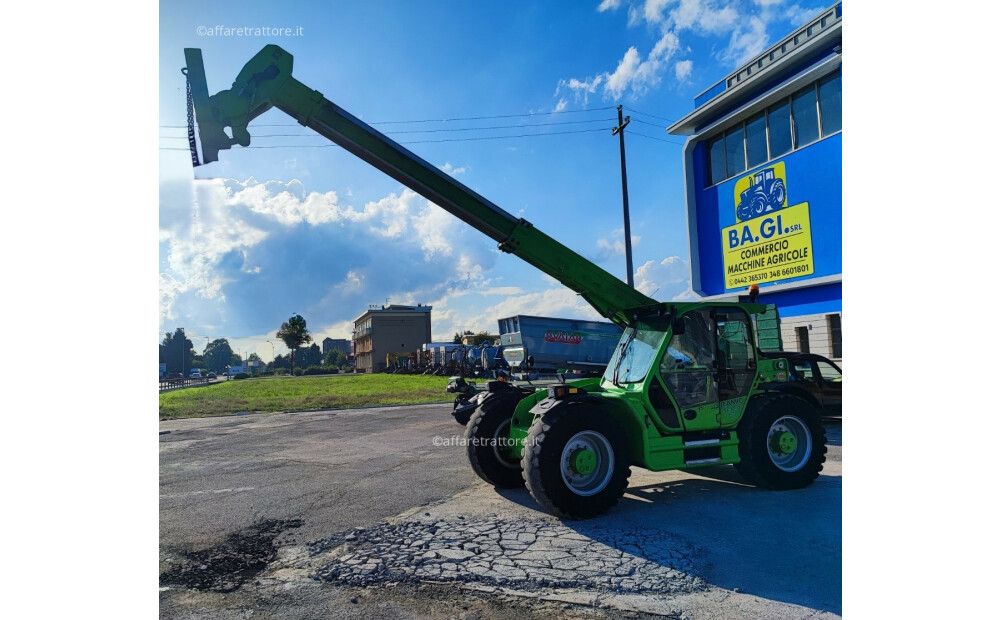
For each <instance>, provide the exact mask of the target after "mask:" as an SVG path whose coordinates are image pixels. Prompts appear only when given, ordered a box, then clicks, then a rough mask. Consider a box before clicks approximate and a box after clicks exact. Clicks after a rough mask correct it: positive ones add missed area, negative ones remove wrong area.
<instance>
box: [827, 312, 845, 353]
mask: <svg viewBox="0 0 1000 620" xmlns="http://www.w3.org/2000/svg"><path fill="white" fill-rule="evenodd" d="M826 324H827V327H829V330H830V349H832V350H833V357H835V358H837V359H842V358H843V357H844V354H843V351H842V347H841V343H840V315H839V314H828V315H826Z"/></svg>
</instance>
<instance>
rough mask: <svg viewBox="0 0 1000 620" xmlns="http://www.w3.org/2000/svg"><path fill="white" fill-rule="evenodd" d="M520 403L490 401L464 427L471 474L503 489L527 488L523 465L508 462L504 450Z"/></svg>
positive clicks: (513, 401) (514, 400)
mask: <svg viewBox="0 0 1000 620" xmlns="http://www.w3.org/2000/svg"><path fill="white" fill-rule="evenodd" d="M519 400H520V399H519V398H516V397H508V398H497V397H495V396H493V397H491V398H487V399H486V401H485V402H484V403H483V404H482V405H480V406H478V407H476V410H475V412H474V413H473V414H472V417H471V418H470V419H469V422H468V424H467V425H466V427H465V450H466V454H467V455H468V457H469V464H470V465H472V471H474V472H476V474H477V475H478V476H479V477H480V478H482V479H483V480H485V481H486V482H489V483H490V484H492V485H493V486H495V487H497V488H500V489H516V488H518V487H521V486H524V480H523V479H522V478H521V462H520V461H512V460H508V459H507V458H505V457H504V454H503V451H502V442H503V441H506V440H507V439H508V438H509V437H510V432H509V431H510V421H511V418H513V417H514V409H515V408H516V407H517V403H518V401H519Z"/></svg>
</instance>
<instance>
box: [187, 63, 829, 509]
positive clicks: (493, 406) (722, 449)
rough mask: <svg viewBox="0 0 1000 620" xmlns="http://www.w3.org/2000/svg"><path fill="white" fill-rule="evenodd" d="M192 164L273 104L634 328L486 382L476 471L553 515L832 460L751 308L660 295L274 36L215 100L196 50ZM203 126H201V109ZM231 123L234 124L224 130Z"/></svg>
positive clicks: (791, 472)
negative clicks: (549, 364)
mask: <svg viewBox="0 0 1000 620" xmlns="http://www.w3.org/2000/svg"><path fill="white" fill-rule="evenodd" d="M184 52H185V60H186V64H187V66H186V68H185V69H184V73H185V75H186V76H187V79H188V85H189V91H188V92H189V93H190V95H189V97H188V112H189V114H188V119H189V131H188V137H189V141H190V145H191V155H192V163H193V164H194V165H201V163H202V162H199V161H198V152H197V143H196V141H195V132H196V127H197V136H198V138H199V139H200V143H201V153H202V159H203V163H210V162H213V161H216V160H218V156H219V151H220V150H224V149H229V148H231V147H232V146H233V145H237V144H238V145H241V146H248V145H249V144H250V133H249V131H248V130H247V125H248V124H249V123H250V122H251V121H252V120H253V119H254V118H256V117H257V116H259V115H260V114H263V113H264V112H265V111H267V110H269V109H270V108H272V107H276V108H278V109H279V110H282V111H283V112H285V113H287V114H288V115H289V116H291V117H292V118H294V119H295V120H297V121H298V122H299V123H300V124H301V125H303V126H305V127H309V128H311V129H313V130H314V131H316V132H317V133H319V134H321V135H323V136H325V137H326V138H328V139H329V140H331V141H333V142H334V143H336V144H338V145H340V146H342V147H343V148H345V149H346V150H348V151H349V152H351V153H352V154H354V155H356V156H357V157H359V158H361V159H363V160H364V161H366V162H368V163H370V164H371V165H373V166H375V167H376V168H378V169H379V170H381V171H383V172H385V173H386V174H388V175H389V176H390V177H392V178H394V179H396V180H397V181H399V182H401V183H403V184H404V185H406V186H407V187H409V188H411V189H413V190H414V191H416V192H417V193H419V194H421V195H423V196H424V197H426V198H427V199H428V200H430V201H431V202H433V203H435V204H436V205H438V206H439V207H441V208H443V209H445V210H446V211H448V212H449V213H451V214H452V215H454V216H455V217H458V218H459V219H461V220H462V221H464V222H466V223H468V224H469V225H471V226H473V227H474V228H476V229H477V230H479V231H480V232H482V233H483V234H485V235H487V236H489V237H490V238H492V239H493V240H495V241H496V242H497V243H498V244H499V248H500V249H501V250H502V251H504V252H508V253H511V254H514V255H516V256H518V257H520V258H521V259H523V260H525V261H526V262H528V263H529V264H531V265H533V266H535V267H537V268H538V269H540V270H541V271H543V272H544V273H546V274H548V275H550V276H552V277H554V278H556V279H557V280H559V281H560V282H561V283H563V284H564V285H566V286H567V287H569V288H570V289H572V290H573V291H575V292H576V293H578V294H579V295H580V296H581V297H583V299H585V300H586V301H587V302H588V303H589V304H590V305H591V306H592V307H593V308H594V309H596V310H597V312H598V313H600V314H601V315H602V316H604V317H606V318H608V319H609V320H611V321H613V322H614V323H616V324H617V325H619V326H621V327H622V328H623V330H624V332H623V334H622V337H621V340H620V342H619V344H618V346H617V347H616V349H615V353H614V355H613V357H612V359H611V361H610V363H609V364H608V366H607V368H606V370H605V372H604V374H603V375H602V376H600V377H595V378H590V379H584V380H580V381H572V382H565V383H560V384H556V385H554V386H552V387H549V388H547V389H544V390H538V391H535V392H533V393H529V394H528V395H525V393H524V392H522V391H520V390H512V389H510V387H511V386H506V385H500V382H496V383H495V384H491V385H490V386H489V389H490V395H489V396H488V397H486V398H483V399H481V401H480V404H479V406H478V407H477V408H476V410H475V412H474V413H473V414H472V417H471V419H470V420H469V422H468V424H467V425H466V431H465V433H466V440H467V441H466V442H465V443H466V449H467V454H468V457H469V461H470V464H471V465H472V468H473V470H474V471H475V472H476V473H477V474H478V475H479V476H480V477H481V478H483V479H484V480H486V481H487V482H489V483H490V484H493V485H495V486H497V487H502V488H513V487H519V486H522V485H525V484H526V485H527V487H528V490H529V491H530V492H531V495H532V496H533V497H534V498H535V499H536V500H537V501H538V502H539V504H541V505H542V506H543V507H544V508H546V509H547V510H549V511H550V512H552V513H554V514H556V515H559V516H561V517H566V518H587V517H592V516H595V515H598V514H600V513H602V512H604V511H606V510H608V509H609V508H611V507H612V506H614V505H615V504H616V503H617V502H618V499H619V498H620V497H621V496H622V495H623V494H624V492H625V488H626V486H627V485H628V478H629V474H630V467H631V466H638V467H644V468H646V469H649V470H652V471H666V470H671V469H684V470H695V469H697V468H700V467H708V466H714V465H723V464H731V465H734V466H735V468H736V470H737V471H738V472H739V474H740V475H741V476H742V477H743V478H744V479H745V480H746V481H747V482H748V483H750V484H753V485H756V486H759V487H763V488H767V489H796V488H802V487H805V486H807V485H809V484H811V483H812V482H813V480H815V479H816V478H817V476H818V475H819V472H820V471H821V469H822V467H823V462H824V461H825V460H826V433H825V430H824V428H823V426H822V423H821V418H820V408H819V406H818V403H817V402H816V401H815V399H814V398H813V397H812V396H811V395H810V394H809V393H808V392H807V391H805V390H804V389H801V388H798V387H797V386H796V384H795V382H794V381H793V380H792V379H791V376H790V374H789V365H788V360H786V359H783V358H780V357H777V358H776V357H770V356H769V357H766V358H765V357H764V356H763V355H761V354H760V351H759V350H758V348H757V346H756V343H755V337H754V332H755V321H754V317H755V315H758V314H761V313H763V312H764V311H765V306H763V305H760V304H753V303H720V302H713V301H706V302H702V303H674V302H667V303H661V302H657V301H656V300H654V299H652V298H650V297H647V296H646V295H644V294H643V293H641V292H639V291H637V290H635V289H633V288H631V287H629V286H628V285H627V284H625V283H624V282H622V281H621V280H619V279H618V278H616V277H614V276H613V275H611V274H609V273H608V272H606V271H604V270H603V269H601V268H600V267H598V266H597V265H595V264H593V263H591V262H590V261H588V260H586V259H585V258H583V257H582V256H580V255H579V254H577V253H575V252H573V251H572V250H570V249H569V248H567V247H566V246H564V245H563V244H561V243H559V242H558V241H556V240H554V239H552V238H551V237H549V236H548V235H546V234H545V233H543V232H541V231H539V230H537V229H536V228H534V227H533V226H532V225H531V224H530V223H529V222H527V221H525V220H524V219H521V218H517V217H514V216H513V215H511V214H509V213H507V212H506V211H504V210H503V209H501V208H500V207H498V206H497V205H495V204H493V203H492V202H490V201H489V200H487V199H486V198H483V197H482V196H480V195H479V194H477V193H476V192H474V191H473V190H471V189H469V188H468V187H466V186H465V185H463V184H461V183H459V182H458V181H456V180H455V179H453V178H452V177H450V176H448V175H447V174H445V173H444V172H442V171H440V170H438V169H437V168H436V167H435V166H433V165H431V164H430V163H428V162H426V161H424V160H423V159H421V158H420V157H418V156H417V155H414V154H413V153H411V152H410V151H408V150H407V149H405V148H403V147H402V146H400V145H399V144H397V143H395V142H394V141H392V140H390V139H389V138H387V137H386V136H384V135H383V134H381V133H379V132H378V131H377V130H375V129H373V128H372V127H371V126H369V125H367V124H366V123H364V122H362V121H361V120H359V119H357V118H356V117H354V116H352V115H351V114H349V113H348V112H346V111H345V110H343V109H342V108H340V107H338V106H337V105H336V104H334V103H333V102H331V101H330V100H328V99H326V98H325V97H324V96H323V95H322V94H321V93H320V92H318V91H315V90H312V89H310V88H308V87H307V86H305V85H304V84H302V83H301V82H299V81H298V80H296V79H295V78H294V77H292V56H291V54H289V53H288V52H286V51H285V50H283V49H281V48H280V47H278V46H276V45H268V46H266V47H264V48H263V49H262V50H261V51H260V52H259V53H258V54H257V55H256V56H254V57H253V59H251V60H250V62H248V63H247V64H246V66H244V68H243V70H242V71H241V72H240V73H239V75H238V76H237V77H236V81H235V82H234V83H233V86H232V88H230V89H229V90H224V91H221V92H219V93H217V94H215V95H211V96H209V94H208V85H207V82H206V77H205V69H204V64H203V61H202V55H201V50H200V49H185V50H184ZM194 119H197V122H196V123H195V120H194ZM226 128H228V129H229V131H230V133H229V134H227V133H226Z"/></svg>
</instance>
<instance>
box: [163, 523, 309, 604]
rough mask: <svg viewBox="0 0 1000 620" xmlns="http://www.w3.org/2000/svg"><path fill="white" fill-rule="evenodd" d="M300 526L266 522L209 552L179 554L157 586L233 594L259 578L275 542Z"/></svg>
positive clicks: (271, 553)
mask: <svg viewBox="0 0 1000 620" xmlns="http://www.w3.org/2000/svg"><path fill="white" fill-rule="evenodd" d="M301 526H302V520H301V519H289V520H269V521H262V522H259V523H256V524H254V525H252V526H250V527H248V528H246V529H244V530H240V531H238V532H234V533H233V534H230V535H229V536H228V537H227V538H226V540H225V541H224V542H223V543H222V544H220V545H217V546H215V547H212V548H210V549H203V550H199V551H182V552H180V555H181V556H182V558H183V560H182V561H181V562H180V563H179V564H177V565H176V566H174V567H173V568H170V569H169V570H166V571H164V572H162V573H160V586H161V587H163V586H183V587H185V588H192V589H195V590H202V591H212V592H232V591H234V590H237V589H238V588H239V587H240V586H242V585H243V584H244V583H246V582H247V581H249V580H250V579H253V578H254V577H256V576H257V575H259V574H260V573H261V572H262V571H263V570H264V569H265V568H267V565H268V564H269V563H270V562H271V561H273V560H274V558H275V555H276V554H277V548H276V547H275V546H274V540H275V539H276V538H277V537H278V536H279V535H280V534H281V533H282V532H284V531H286V530H289V529H294V528H297V527H301Z"/></svg>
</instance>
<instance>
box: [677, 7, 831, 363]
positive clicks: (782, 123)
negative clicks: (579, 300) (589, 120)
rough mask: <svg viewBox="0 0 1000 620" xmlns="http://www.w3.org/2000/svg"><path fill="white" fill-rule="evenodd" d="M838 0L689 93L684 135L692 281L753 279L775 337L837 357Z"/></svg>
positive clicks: (720, 284)
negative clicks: (774, 322) (691, 103)
mask: <svg viewBox="0 0 1000 620" xmlns="http://www.w3.org/2000/svg"><path fill="white" fill-rule="evenodd" d="M841 24H842V16H841V4H840V3H838V4H835V5H833V6H831V7H830V8H828V9H827V10H825V11H823V12H822V13H820V14H819V15H817V16H816V17H815V18H813V19H812V20H810V21H809V22H808V23H806V24H805V25H803V26H802V27H801V28H800V29H798V30H796V31H795V32H793V33H791V34H789V35H788V36H787V37H785V38H784V39H782V40H781V41H780V42H778V43H777V44H776V45H774V46H773V47H771V48H770V49H768V50H767V51H765V52H764V53H762V54H760V55H759V56H757V57H756V58H754V59H753V60H752V61H750V62H749V63H747V64H746V65H744V66H742V67H740V68H739V69H738V70H737V71H735V72H733V73H732V74H730V75H728V76H726V78H725V79H723V80H722V81H720V82H718V83H717V84H715V85H714V86H712V87H711V88H709V89H707V90H706V91H705V92H703V93H701V94H700V95H698V96H697V97H696V98H695V110H694V111H693V112H692V113H691V114H689V115H687V116H685V117H684V118H682V119H681V120H679V121H677V122H676V123H675V124H674V125H672V126H671V127H669V128H668V130H667V131H668V132H669V133H671V134H675V135H687V136H690V137H689V138H688V141H687V144H686V146H685V149H684V169H685V195H686V199H687V217H688V235H689V240H690V246H691V285H692V288H693V289H694V292H695V293H697V294H698V295H700V296H702V297H704V298H709V299H733V300H735V298H736V297H737V296H738V295H740V294H746V291H747V289H748V288H749V287H750V286H751V285H752V284H757V285H759V286H760V293H761V296H760V301H761V302H762V303H773V304H775V305H777V307H778V311H779V314H780V316H781V328H782V334H781V335H782V340H783V346H784V348H785V349H787V350H799V351H810V352H812V353H819V354H820V355H825V356H827V357H831V358H833V359H835V360H837V361H840V360H841V359H842V355H843V354H842V351H841V318H842V315H843V309H842V289H841V284H842V243H843V226H842V207H843V203H842V192H841V180H842V170H843V166H842V154H841V151H842V145H841V138H842V132H841V61H842V47H841V46H842V42H841Z"/></svg>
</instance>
